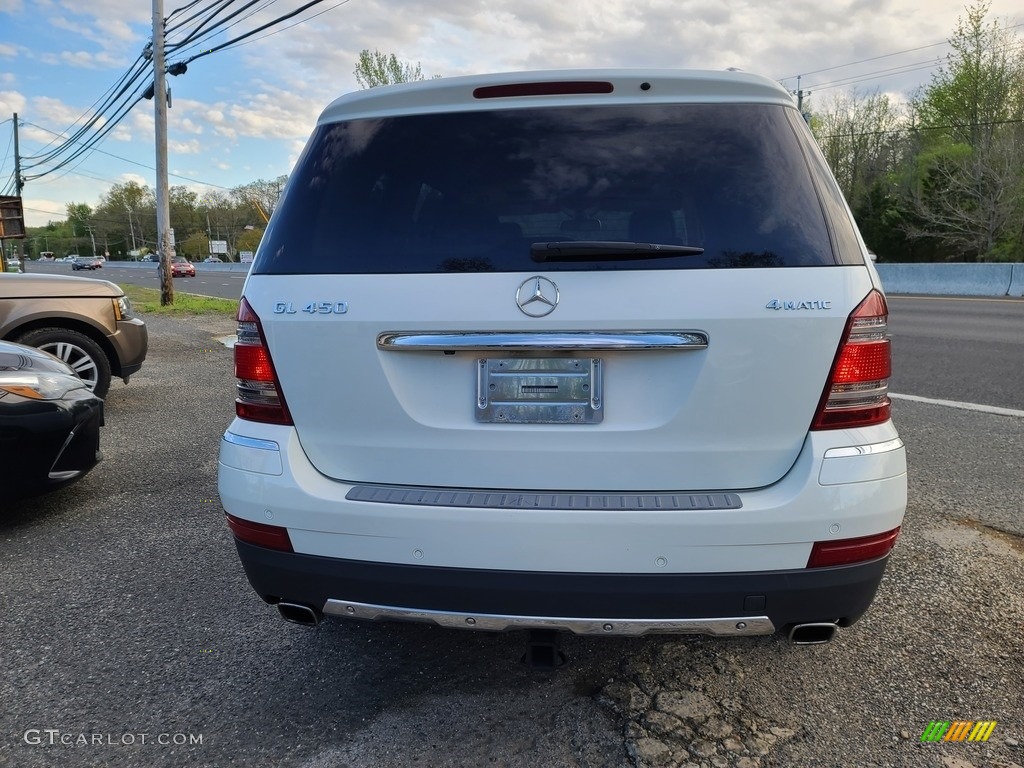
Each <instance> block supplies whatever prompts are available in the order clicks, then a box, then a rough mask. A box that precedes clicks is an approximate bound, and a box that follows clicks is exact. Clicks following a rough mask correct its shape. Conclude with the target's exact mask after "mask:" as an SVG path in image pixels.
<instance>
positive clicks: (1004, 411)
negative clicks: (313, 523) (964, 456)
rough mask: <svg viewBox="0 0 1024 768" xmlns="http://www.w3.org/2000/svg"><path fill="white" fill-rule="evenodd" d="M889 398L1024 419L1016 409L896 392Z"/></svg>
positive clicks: (1021, 412) (1022, 412)
mask: <svg viewBox="0 0 1024 768" xmlns="http://www.w3.org/2000/svg"><path fill="white" fill-rule="evenodd" d="M889 397H891V398H893V399H894V400H910V401H912V402H915V403H927V404H928V405H942V406H945V407H946V408H959V409H960V410H962V411H978V412H979V413H992V414H995V415H996V416H1013V417H1014V418H1017V419H1024V411H1018V410H1016V409H1014V408H999V407H997V406H995V405H979V404H978V403H961V402H959V401H957V400H936V399H935V398H932V397H918V396H917V395H898V394H896V393H895V392H890V393H889Z"/></svg>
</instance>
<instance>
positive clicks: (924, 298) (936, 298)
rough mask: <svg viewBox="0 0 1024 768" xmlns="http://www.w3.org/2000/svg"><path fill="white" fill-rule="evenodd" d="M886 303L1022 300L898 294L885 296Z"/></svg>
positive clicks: (1017, 301) (1014, 301)
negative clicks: (890, 300)
mask: <svg viewBox="0 0 1024 768" xmlns="http://www.w3.org/2000/svg"><path fill="white" fill-rule="evenodd" d="M885 298H886V301H888V300H889V299H896V300H897V301H994V302H1002V303H1011V304H1020V303H1021V300H1020V299H1015V298H1010V297H1005V298H984V297H981V296H907V295H906V294H904V295H900V294H898V293H896V294H892V293H887V294H885Z"/></svg>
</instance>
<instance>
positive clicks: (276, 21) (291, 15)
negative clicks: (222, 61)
mask: <svg viewBox="0 0 1024 768" xmlns="http://www.w3.org/2000/svg"><path fill="white" fill-rule="evenodd" d="M322 2H324V0H310V2H308V3H306V4H305V5H302V6H300V7H299V8H297V9H296V10H294V11H292V12H291V13H286V14H284V15H283V16H278V17H277V18H276V19H274V20H273V21H269V22H267V23H266V24H263V25H261V26H259V27H256V28H255V29H253V30H250V31H249V32H246V33H245V34H244V35H239V36H238V37H236V38H233V39H231V40H228V41H227V42H224V43H221V44H220V45H217V46H214V47H213V48H210V49H208V50H205V51H202V52H200V53H197V54H196V55H195V56H192V57H190V58H188V59H185V61H184V63H185V64H190V63H191V62H193V61H195V60H196V59H199V58H202V57H203V56H209V55H210V54H211V53H216V52H217V51H220V50H223V49H225V48H228V47H233V46H235V45H236V44H238V43H241V42H242V41H243V40H246V39H248V38H250V37H252V36H253V35H255V34H258V33H260V32H262V31H263V30H265V29H268V28H269V27H272V26H274V25H275V24H279V23H280V22H282V21H287V20H288V19H291V18H294V17H295V16H298V15H299V14H300V13H302V12H303V11H305V10H307V9H309V8H312V7H313V6H314V5H319V4H320V3H322ZM347 2H349V0H342V2H340V3H338V4H337V5H335V6H333V7H334V8H337V7H338V6H339V5H344V4H345V3H347ZM328 10H330V9H328ZM318 15H319V14H318ZM303 21H307V19H303ZM292 26H294V25H292ZM253 42H255V41H253Z"/></svg>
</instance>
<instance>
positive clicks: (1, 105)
mask: <svg viewBox="0 0 1024 768" xmlns="http://www.w3.org/2000/svg"><path fill="white" fill-rule="evenodd" d="M25 103H26V100H25V97H24V96H23V95H22V94H20V93H18V92H17V91H0V115H10V114H13V113H14V112H24V111H25ZM0 119H2V118H0Z"/></svg>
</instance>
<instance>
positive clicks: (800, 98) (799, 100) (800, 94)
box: [793, 75, 811, 123]
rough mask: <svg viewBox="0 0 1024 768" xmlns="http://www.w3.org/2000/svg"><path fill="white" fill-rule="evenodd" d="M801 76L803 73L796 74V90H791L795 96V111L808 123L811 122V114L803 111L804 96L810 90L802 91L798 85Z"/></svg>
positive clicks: (807, 94) (808, 94)
mask: <svg viewBox="0 0 1024 768" xmlns="http://www.w3.org/2000/svg"><path fill="white" fill-rule="evenodd" d="M801 77H803V75H797V76H796V91H794V92H793V93H794V95H795V96H796V110H797V112H799V113H800V115H801V116H802V117H803V119H804V120H805V121H806V122H807V123H810V122H811V119H810V117H811V116H810V115H809V114H806V113H805V112H804V96H810V95H811V92H810V91H807V93H804V90H803V88H801V87H800V78H801Z"/></svg>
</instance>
